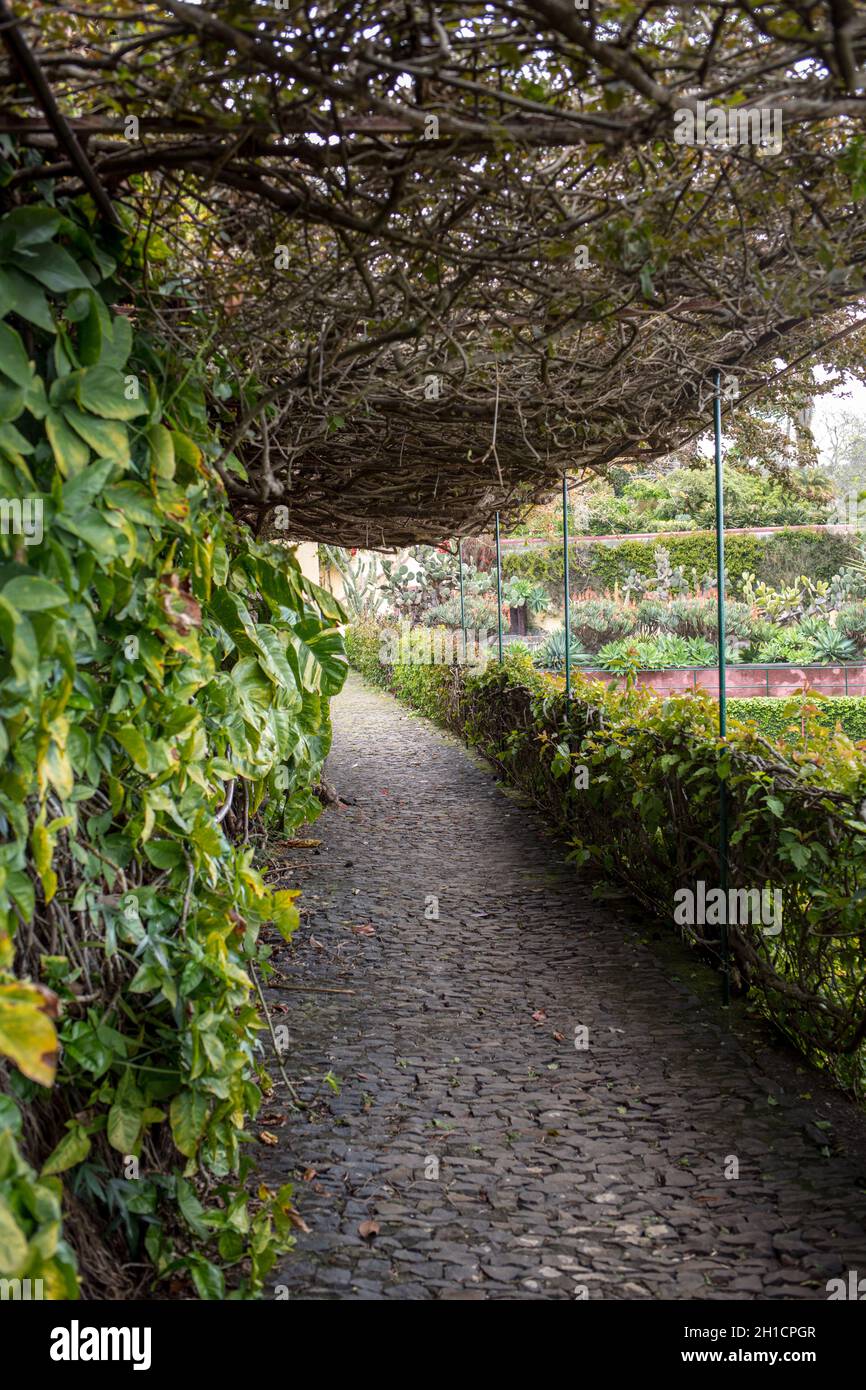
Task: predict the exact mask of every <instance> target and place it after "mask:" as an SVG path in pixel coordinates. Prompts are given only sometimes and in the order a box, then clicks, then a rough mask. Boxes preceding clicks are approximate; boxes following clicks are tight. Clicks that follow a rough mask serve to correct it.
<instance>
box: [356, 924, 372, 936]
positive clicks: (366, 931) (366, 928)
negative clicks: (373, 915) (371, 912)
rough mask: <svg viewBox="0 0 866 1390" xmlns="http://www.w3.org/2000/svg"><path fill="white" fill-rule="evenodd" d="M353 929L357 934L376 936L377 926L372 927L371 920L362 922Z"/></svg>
mask: <svg viewBox="0 0 866 1390" xmlns="http://www.w3.org/2000/svg"><path fill="white" fill-rule="evenodd" d="M352 931H353V932H354V933H355V935H356V936H375V935H376V928H375V927H371V926H370V923H369V922H362V923H361V925H360V926H358V927H353V928H352Z"/></svg>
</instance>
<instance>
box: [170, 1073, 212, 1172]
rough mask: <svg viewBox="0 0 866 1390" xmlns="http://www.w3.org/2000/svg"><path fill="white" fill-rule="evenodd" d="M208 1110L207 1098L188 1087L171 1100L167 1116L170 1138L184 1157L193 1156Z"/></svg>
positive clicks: (202, 1131)
mask: <svg viewBox="0 0 866 1390" xmlns="http://www.w3.org/2000/svg"><path fill="white" fill-rule="evenodd" d="M208 1110H209V1105H208V1101H207V1099H206V1098H205V1097H204V1096H202V1095H200V1094H199V1092H198V1091H192V1090H190V1089H189V1088H188V1087H187V1088H186V1089H185V1090H183V1091H180V1092H179V1093H178V1094H177V1095H176V1096H175V1097H174V1099H173V1100H172V1102H171V1106H170V1108H169V1116H168V1118H169V1124H170V1125H171V1133H172V1138H173V1139H174V1142H175V1144H176V1145H177V1147H178V1149H179V1150H180V1152H181V1153H182V1154H183V1155H184V1156H185V1157H186V1158H195V1155H196V1151H197V1150H198V1146H199V1142H200V1140H201V1136H202V1134H203V1133H204V1127H205V1124H206V1123H207V1117H208Z"/></svg>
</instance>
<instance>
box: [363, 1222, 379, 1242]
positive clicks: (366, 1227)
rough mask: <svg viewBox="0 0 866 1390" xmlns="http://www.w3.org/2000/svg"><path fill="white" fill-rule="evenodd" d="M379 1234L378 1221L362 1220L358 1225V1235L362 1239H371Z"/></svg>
mask: <svg viewBox="0 0 866 1390" xmlns="http://www.w3.org/2000/svg"><path fill="white" fill-rule="evenodd" d="M378 1234H379V1223H378V1221H362V1222H361V1224H360V1226H359V1227H358V1235H359V1236H363V1238H364V1240H372V1239H373V1237H374V1236H377V1235H378Z"/></svg>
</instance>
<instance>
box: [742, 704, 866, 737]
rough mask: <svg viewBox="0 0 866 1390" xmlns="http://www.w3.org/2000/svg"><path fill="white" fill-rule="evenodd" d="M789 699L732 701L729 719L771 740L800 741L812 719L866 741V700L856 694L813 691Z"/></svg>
mask: <svg viewBox="0 0 866 1390" xmlns="http://www.w3.org/2000/svg"><path fill="white" fill-rule="evenodd" d="M799 699H800V704H799V706H798V704H797V697H795V696H790V697H789V698H787V699H779V698H774V697H773V696H769V697H768V696H765V695H759V696H752V697H747V698H736V699H730V700H728V718H729V719H732V720H737V721H738V722H739V723H743V724H754V725H755V727H756V728H758V729H760V730H761V732H762V733H765V734H766V735H767V736H768V737H769V738H774V739H786V740H788V742H796V741H797V739H800V738H802V733H803V728H804V726H805V724H807V723H808V719H809V718H814V719H815V720H817V721H818V723H820V724H823V725H824V726H825V727H826V728H828V729H835V728H836V727H837V726H838V728H839V729H840V730H841V732H842V733H844V734H847V735H848V737H849V738H851V739H854V740H855V741H859V740H866V699H864V698H863V697H860V696H856V695H838V696H837V695H833V696H826V697H825V696H820V695H814V694H812V693H811V692H810V693H809V694H808V695H803V696H801V697H799Z"/></svg>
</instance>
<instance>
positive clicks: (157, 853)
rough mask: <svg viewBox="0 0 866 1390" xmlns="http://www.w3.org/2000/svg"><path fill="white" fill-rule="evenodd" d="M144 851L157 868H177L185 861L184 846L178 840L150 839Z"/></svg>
mask: <svg viewBox="0 0 866 1390" xmlns="http://www.w3.org/2000/svg"><path fill="white" fill-rule="evenodd" d="M144 852H145V854H146V855H147V857H148V859H149V860H150V862H151V864H153V866H154V868H155V869H176V868H177V866H178V865H179V864H182V863H183V848H182V846H181V845H179V844H178V842H177V841H176V840H149V841H148V842H147V844H146V845H145V846H144Z"/></svg>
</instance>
